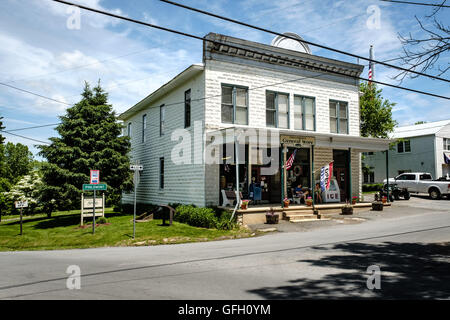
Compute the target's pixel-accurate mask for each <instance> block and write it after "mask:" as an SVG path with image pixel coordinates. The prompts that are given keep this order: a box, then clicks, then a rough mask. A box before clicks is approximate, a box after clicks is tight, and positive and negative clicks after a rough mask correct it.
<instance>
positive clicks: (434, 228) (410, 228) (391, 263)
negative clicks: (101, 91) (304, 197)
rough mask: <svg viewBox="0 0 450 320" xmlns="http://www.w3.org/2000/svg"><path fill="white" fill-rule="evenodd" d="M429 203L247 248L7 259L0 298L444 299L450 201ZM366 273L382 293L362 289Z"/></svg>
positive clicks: (221, 245) (448, 284)
mask: <svg viewBox="0 0 450 320" xmlns="http://www.w3.org/2000/svg"><path fill="white" fill-rule="evenodd" d="M430 201H431V200H427V199H425V198H420V197H414V198H412V201H409V202H408V201H404V202H400V201H399V202H396V203H395V204H394V206H393V207H392V208H390V209H388V210H385V211H383V213H382V214H380V215H378V216H377V217H375V218H371V219H366V220H365V221H364V222H363V223H358V224H339V225H330V226H326V227H319V228H314V229H311V230H305V231H296V232H277V233H273V234H270V235H265V236H261V237H256V238H248V239H237V240H225V241H217V242H206V243H191V244H181V245H164V246H150V247H129V248H100V249H84V250H67V251H47V252H43V251H40V252H3V253H0V270H1V273H0V299H186V300H197V299H322V298H385V299H392V298H394V299H395V298H407V299H408V298H414V299H423V298H434V299H449V298H450V272H449V270H450V200H441V201H434V202H430ZM364 215H366V216H369V217H370V212H366V213H362V216H364ZM316 223H319V224H320V223H321V222H316ZM70 265H77V266H79V267H80V270H81V289H79V290H76V289H74V290H69V289H67V287H66V281H67V278H68V276H69V274H66V270H67V268H68V266H70ZM371 265H376V266H378V267H379V268H380V270H381V282H380V283H381V289H374V290H369V289H368V288H367V285H366V281H367V278H368V276H369V274H368V273H367V268H368V267H369V266H371Z"/></svg>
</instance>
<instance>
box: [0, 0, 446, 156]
mask: <svg viewBox="0 0 450 320" xmlns="http://www.w3.org/2000/svg"><path fill="white" fill-rule="evenodd" d="M73 1H74V2H77V3H80V4H85V5H88V6H92V7H95V8H99V9H103V10H108V11H111V12H115V13H119V14H122V15H126V16H128V17H132V18H136V19H139V20H145V21H148V22H150V23H154V24H158V25H161V26H166V27H169V28H174V29H178V30H182V31H184V32H187V33H193V34H196V35H199V36H204V35H205V34H207V33H208V32H217V33H222V34H226V35H231V36H236V37H239V38H244V39H247V40H252V41H257V42H262V43H267V44H270V42H271V40H272V39H273V38H274V36H273V35H270V34H266V33H263V32H259V31H256V30H252V29H249V28H245V27H242V26H238V25H234V24H231V23H228V22H225V21H221V20H218V19H214V18H212V17H207V16H204V15H201V14H198V13H194V12H189V11H186V10H183V9H181V8H177V7H174V6H171V5H168V4H165V3H161V2H159V1H157V0H128V1H122V0H73ZM182 2H183V3H186V4H188V5H192V6H195V7H198V8H202V9H205V10H209V11H213V12H215V13H218V14H222V15H225V16H228V17H232V18H235V19H238V20H244V21H248V22H250V23H252V24H255V25H258V26H261V27H265V28H269V29H273V30H275V31H279V32H287V31H290V32H295V33H297V34H299V35H300V36H302V37H303V38H305V39H306V40H309V41H312V42H316V43H320V44H324V45H327V46H330V47H334V48H338V49H341V50H347V51H349V52H352V53H355V54H359V55H363V56H368V52H369V46H370V45H371V44H373V45H374V48H375V58H376V59H378V60H387V59H391V58H396V57H398V56H399V54H401V50H402V46H401V43H400V41H399V39H398V33H401V34H403V35H405V34H407V33H409V32H411V33H412V34H413V35H417V36H421V35H423V34H422V33H421V31H420V28H419V26H418V25H417V22H416V21H415V19H414V15H417V16H418V17H423V16H425V15H427V14H430V13H431V9H430V8H428V7H420V6H411V5H401V4H392V3H387V2H381V1H377V0H354V1H350V0H346V1H331V0H288V1H278V2H274V1H268V0H267V1H266V0H243V1H225V0H218V1H216V0H209V1H206V0H189V1H182ZM370 5H376V6H377V7H378V8H379V9H380V24H379V26H380V28H379V29H373V28H372V29H369V28H368V26H367V23H366V22H367V20H368V19H369V18H370V17H371V16H372V12H369V13H368V11H367V9H368V7H369V6H370ZM67 10H68V8H67V7H66V6H64V5H62V4H58V3H54V2H52V1H50V0H20V1H19V0H2V1H1V2H0V81H1V82H6V83H8V84H10V85H14V86H17V87H19V88H22V89H25V90H29V91H33V92H36V93H39V94H42V95H45V96H48V97H51V98H53V99H56V100H59V101H64V102H67V103H76V102H77V101H78V100H79V98H80V93H81V90H82V88H83V85H84V81H88V82H90V83H91V84H95V83H96V82H97V81H98V79H101V81H102V85H103V87H104V88H105V89H106V91H107V92H109V94H110V102H111V103H112V104H113V107H114V109H115V110H116V112H117V113H121V112H123V111H125V110H126V109H128V108H129V107H131V106H133V105H134V104H135V103H136V102H138V101H139V100H141V99H142V98H144V97H145V96H147V95H148V94H149V93H151V92H152V91H153V90H155V89H157V88H158V87H159V86H161V85H162V84H164V83H165V82H167V81H168V80H170V79H171V78H172V77H173V76H175V75H176V74H178V73H179V72H180V71H182V70H183V69H185V68H186V67H188V66H189V65H190V64H193V63H198V62H201V61H202V44H201V42H200V41H198V40H194V39H189V38H185V37H182V36H178V35H174V34H170V33H166V32H164V31H159V30H153V29H151V28H148V27H144V26H139V25H135V24H132V23H128V22H122V21H117V20H116V19H113V18H109V17H103V16H99V15H98V14H94V13H87V12H82V14H81V24H80V29H79V30H73V29H69V28H67V20H68V19H69V18H70V16H71V13H70V12H68V11H67ZM446 10H447V11H442V12H441V13H439V15H438V18H440V19H441V20H444V21H445V20H446V21H448V16H449V12H450V11H449V10H448V9H446ZM311 50H312V53H313V54H315V55H319V56H325V57H329V58H335V59H340V60H344V61H349V62H356V59H354V58H351V57H348V56H343V55H339V54H336V53H333V52H331V51H327V50H322V49H320V48H317V47H311ZM449 57H450V54H449V53H447V54H446V56H443V57H442V62H443V63H445V64H446V63H449V61H450V59H449ZM394 63H395V62H394ZM361 64H366V62H361ZM375 72H376V73H375V77H376V79H377V80H379V81H384V82H391V83H396V82H395V81H394V80H392V79H391V78H390V77H392V76H393V75H395V74H396V71H395V70H392V69H388V68H385V67H382V66H376V71H375ZM363 77H367V67H366V69H365V70H364V74H363ZM444 77H445V78H449V74H447V75H444ZM402 86H405V87H410V88H416V89H419V90H424V91H430V92H433V93H437V94H441V95H444V96H450V86H449V85H448V83H444V82H442V81H433V80H431V79H428V78H424V77H419V78H417V79H406V80H405V81H404V82H403V83H402ZM383 94H384V97H386V98H388V99H389V100H390V101H392V102H396V103H397V105H396V106H395V108H394V111H393V116H394V118H395V119H396V120H397V121H398V123H399V124H400V125H407V124H413V123H414V122H416V121H420V120H422V121H437V120H444V119H450V102H449V101H448V100H443V99H439V98H433V97H429V96H424V95H419V94H416V93H412V92H407V91H403V90H398V89H393V88H388V87H385V88H383ZM66 107H67V106H65V105H63V104H58V103H54V102H51V101H48V100H44V99H41V98H39V97H36V96H32V95H27V94H25V93H23V92H19V91H16V90H13V89H10V88H6V87H3V86H0V115H1V116H3V117H4V118H5V119H4V120H3V122H4V125H6V128H7V129H6V130H8V129H9V130H12V129H15V128H22V127H28V126H34V125H40V124H50V123H56V122H58V121H59V119H58V116H60V115H63V114H64V112H65V108H66ZM17 133H18V134H21V135H24V136H28V137H32V138H35V139H39V140H43V141H47V139H48V138H49V137H51V136H55V135H56V132H55V131H54V130H53V129H52V128H41V129H33V130H27V131H20V132H17ZM5 136H6V138H7V141H12V142H21V143H23V144H26V145H28V146H29V147H30V148H31V150H32V151H33V153H36V152H37V149H36V148H35V147H34V143H33V142H32V141H28V140H24V139H22V138H18V137H12V136H9V135H6V134H5Z"/></svg>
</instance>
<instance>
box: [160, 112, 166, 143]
mask: <svg viewBox="0 0 450 320" xmlns="http://www.w3.org/2000/svg"><path fill="white" fill-rule="evenodd" d="M162 110H164V119H163V118H162V116H163V113H162ZM165 122H166V106H165V105H164V104H162V105H160V106H159V136H160V137H162V136H163V135H164V128H165Z"/></svg>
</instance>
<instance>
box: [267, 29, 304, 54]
mask: <svg viewBox="0 0 450 320" xmlns="http://www.w3.org/2000/svg"><path fill="white" fill-rule="evenodd" d="M283 35H285V36H288V37H290V38H287V37H283V36H276V37H275V39H273V40H272V43H271V45H272V46H274V47H279V48H284V49H289V50H294V51H299V52H303V53H308V54H311V50H310V49H309V46H308V45H307V44H306V43H304V42H303V38H302V37H300V36H299V35H298V34H296V33H293V32H285V33H283ZM291 38H296V39H298V40H294V39H291Z"/></svg>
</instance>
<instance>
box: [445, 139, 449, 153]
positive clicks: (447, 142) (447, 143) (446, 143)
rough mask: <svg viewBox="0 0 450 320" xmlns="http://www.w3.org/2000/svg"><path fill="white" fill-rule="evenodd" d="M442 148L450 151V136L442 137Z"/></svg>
mask: <svg viewBox="0 0 450 320" xmlns="http://www.w3.org/2000/svg"><path fill="white" fill-rule="evenodd" d="M444 150H446V151H450V138H444Z"/></svg>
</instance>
